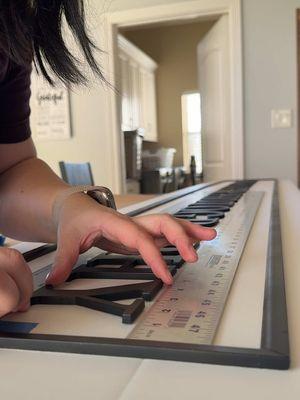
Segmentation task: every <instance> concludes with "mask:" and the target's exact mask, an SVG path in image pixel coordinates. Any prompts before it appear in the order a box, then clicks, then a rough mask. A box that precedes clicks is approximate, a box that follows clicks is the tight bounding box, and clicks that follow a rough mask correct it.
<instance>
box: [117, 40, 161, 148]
mask: <svg viewBox="0 0 300 400" xmlns="http://www.w3.org/2000/svg"><path fill="white" fill-rule="evenodd" d="M118 53H119V62H120V72H121V84H120V88H121V92H122V130H135V129H138V128H142V129H143V130H144V140H148V141H152V142H155V141H157V113H156V87H155V86H156V79H155V71H156V69H157V64H156V63H155V61H154V60H152V59H151V58H150V57H149V56H148V55H147V54H145V53H144V52H143V51H141V50H140V49H139V48H138V47H136V46H135V45H134V44H133V43H131V42H129V41H128V40H127V39H126V38H124V37H123V36H122V35H119V36H118Z"/></svg>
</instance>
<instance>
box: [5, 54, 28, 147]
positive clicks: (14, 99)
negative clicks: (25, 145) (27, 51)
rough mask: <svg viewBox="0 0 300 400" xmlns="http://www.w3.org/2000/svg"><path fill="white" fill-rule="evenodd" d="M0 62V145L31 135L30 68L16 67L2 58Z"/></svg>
mask: <svg viewBox="0 0 300 400" xmlns="http://www.w3.org/2000/svg"><path fill="white" fill-rule="evenodd" d="M0 62H1V67H0V143H18V142H22V141H24V140H26V139H28V138H29V137H30V135H31V132H30V123H29V116H30V107H29V99H30V75H31V66H28V67H24V66H20V65H17V64H15V63H14V62H12V61H10V60H7V59H5V58H3V56H1V57H0Z"/></svg>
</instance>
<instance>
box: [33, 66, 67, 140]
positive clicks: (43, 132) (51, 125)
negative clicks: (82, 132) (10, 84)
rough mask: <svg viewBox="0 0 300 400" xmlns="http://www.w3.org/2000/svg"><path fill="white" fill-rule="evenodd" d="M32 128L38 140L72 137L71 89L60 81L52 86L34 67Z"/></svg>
mask: <svg viewBox="0 0 300 400" xmlns="http://www.w3.org/2000/svg"><path fill="white" fill-rule="evenodd" d="M31 92H32V94H31V130H32V135H33V137H34V138H35V139H36V140H38V141H44V140H66V139H70V137H71V120H70V98H69V90H68V88H66V87H65V86H63V85H62V84H60V83H58V84H57V85H56V86H55V87H52V86H51V85H50V84H49V83H48V82H47V81H46V80H45V79H44V78H43V77H42V76H40V75H38V74H37V72H36V71H35V69H33V72H32V76H31Z"/></svg>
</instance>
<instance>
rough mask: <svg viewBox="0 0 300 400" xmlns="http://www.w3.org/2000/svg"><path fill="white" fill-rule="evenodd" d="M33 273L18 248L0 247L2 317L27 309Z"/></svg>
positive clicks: (0, 310)
mask: <svg viewBox="0 0 300 400" xmlns="http://www.w3.org/2000/svg"><path fill="white" fill-rule="evenodd" d="M32 290H33V285H32V273H31V270H30V268H29V267H28V265H27V264H26V262H25V260H24V258H23V256H22V254H21V253H19V252H18V251H17V250H14V249H9V248H0V317H2V316H3V315H6V314H8V313H10V312H16V311H26V310H27V309H28V308H29V305H30V297H31V294H32Z"/></svg>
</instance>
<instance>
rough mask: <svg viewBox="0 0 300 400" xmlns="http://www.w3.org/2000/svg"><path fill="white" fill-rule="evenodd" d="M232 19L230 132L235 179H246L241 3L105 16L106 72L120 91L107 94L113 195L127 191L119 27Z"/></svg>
mask: <svg viewBox="0 0 300 400" xmlns="http://www.w3.org/2000/svg"><path fill="white" fill-rule="evenodd" d="M222 14H228V16H229V48H230V77H231V116H230V120H231V130H232V138H233V141H232V166H233V177H232V178H233V179H243V178H244V116H243V72H242V22H241V19H242V18H241V0H205V1H204V0H202V1H198V0H196V1H185V2H180V3H174V4H172V7H170V4H165V5H159V6H151V7H145V8H137V9H130V10H126V11H117V12H112V13H106V14H105V15H104V19H103V20H104V25H105V26H104V27H105V32H106V38H105V40H106V43H105V44H106V51H107V53H108V55H109V57H107V65H106V70H107V71H109V74H110V77H111V79H110V82H111V84H112V85H113V86H114V87H115V88H116V89H117V90H110V91H108V92H107V95H108V105H109V109H110V112H109V115H110V118H108V119H109V130H110V133H111V135H112V140H111V146H112V148H111V149H110V154H114V157H113V165H112V168H113V171H112V175H113V182H112V187H113V190H114V193H122V192H124V191H125V168H124V159H125V157H124V144H123V141H122V136H121V134H120V132H121V121H120V109H121V98H120V94H119V92H118V89H119V88H120V79H119V78H118V77H119V76H120V74H119V65H118V56H117V32H118V27H128V26H139V25H146V24H149V23H153V22H166V21H176V20H185V19H186V20H190V19H195V18H199V17H203V18H204V17H208V16H219V15H222Z"/></svg>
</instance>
